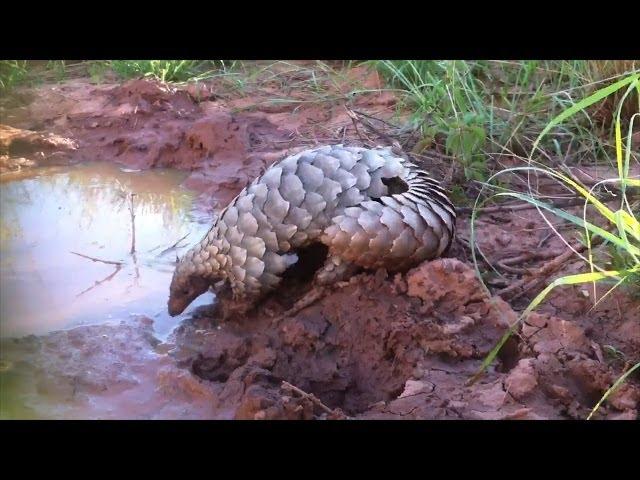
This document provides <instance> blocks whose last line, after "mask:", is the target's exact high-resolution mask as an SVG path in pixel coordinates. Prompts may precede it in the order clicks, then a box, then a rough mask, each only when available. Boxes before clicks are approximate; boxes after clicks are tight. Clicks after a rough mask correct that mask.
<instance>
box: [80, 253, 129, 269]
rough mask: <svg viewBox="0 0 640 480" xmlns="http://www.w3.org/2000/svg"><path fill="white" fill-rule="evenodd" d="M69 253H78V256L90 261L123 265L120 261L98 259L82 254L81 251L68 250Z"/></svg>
mask: <svg viewBox="0 0 640 480" xmlns="http://www.w3.org/2000/svg"><path fill="white" fill-rule="evenodd" d="M69 253H73V254H74V255H78V256H79V257H83V258H86V259H89V260H91V261H92V262H100V263H107V264H109V265H118V266H122V265H123V263H122V262H112V261H111V260H100V259H99V258H95V257H90V256H89V255H84V254H82V253H77V252H69Z"/></svg>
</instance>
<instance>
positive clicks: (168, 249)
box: [154, 232, 191, 257]
mask: <svg viewBox="0 0 640 480" xmlns="http://www.w3.org/2000/svg"><path fill="white" fill-rule="evenodd" d="M190 233H191V232H189V233H187V234H186V235H185V236H184V237H182V238H181V239H179V240H178V241H177V242H176V243H174V244H173V245H171V246H170V247H167V248H165V249H164V250H162V251H161V252H160V253H159V254H158V255H157V256H158V257H161V256H162V255H164V254H165V253H168V252H170V251H171V250H173V249H174V248H176V247H177V246H178V244H179V243H180V242H181V241H182V240H184V239H185V238H187V237H188V236H189V234H190ZM154 250H155V248H154Z"/></svg>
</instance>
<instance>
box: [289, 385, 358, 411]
mask: <svg viewBox="0 0 640 480" xmlns="http://www.w3.org/2000/svg"><path fill="white" fill-rule="evenodd" d="M282 388H283V389H284V390H289V391H292V392H295V393H297V394H298V395H300V396H301V397H303V398H306V399H308V400H310V401H311V402H312V403H313V404H314V405H317V406H318V407H320V408H321V409H322V410H324V411H325V412H326V413H328V414H329V415H336V416H341V417H346V418H349V417H347V416H346V415H344V413H342V411H336V410H333V409H331V408H329V407H327V406H326V405H325V404H324V403H322V401H321V400H320V399H319V398H318V397H316V396H315V395H314V394H313V393H307V392H305V391H304V390H301V389H299V388H298V387H296V386H295V385H291V384H290V383H289V382H285V381H283V382H282Z"/></svg>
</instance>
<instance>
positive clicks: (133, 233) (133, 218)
mask: <svg viewBox="0 0 640 480" xmlns="http://www.w3.org/2000/svg"><path fill="white" fill-rule="evenodd" d="M135 195H136V194H135V193H132V194H130V195H129V199H130V201H131V204H130V205H129V213H130V214H131V252H129V253H131V255H133V254H134V253H136V215H135V213H133V197H135Z"/></svg>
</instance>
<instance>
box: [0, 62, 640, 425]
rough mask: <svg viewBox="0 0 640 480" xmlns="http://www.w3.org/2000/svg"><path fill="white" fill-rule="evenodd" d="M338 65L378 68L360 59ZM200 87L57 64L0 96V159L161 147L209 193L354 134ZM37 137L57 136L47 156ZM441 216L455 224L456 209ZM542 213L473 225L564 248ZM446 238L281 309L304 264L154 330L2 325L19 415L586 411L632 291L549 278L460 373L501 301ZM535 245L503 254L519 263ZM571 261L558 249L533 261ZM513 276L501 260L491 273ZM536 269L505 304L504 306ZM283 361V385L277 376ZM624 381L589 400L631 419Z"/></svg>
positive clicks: (616, 365)
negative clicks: (419, 257) (278, 281)
mask: <svg viewBox="0 0 640 480" xmlns="http://www.w3.org/2000/svg"><path fill="white" fill-rule="evenodd" d="M349 75H351V76H352V77H354V76H355V77H356V78H360V79H361V81H362V82H363V83H364V84H365V85H368V86H369V88H375V87H376V86H379V79H378V78H377V76H375V75H373V74H370V73H367V72H366V71H365V70H363V69H355V70H354V71H352V72H349ZM216 88H217V87H216V84H215V83H212V84H208V85H205V86H200V87H199V88H197V89H196V88H194V87H190V88H185V89H176V88H171V87H167V86H164V85H161V84H159V83H156V82H153V81H149V80H133V81H130V82H126V83H124V84H122V85H102V86H95V85H90V84H88V83H87V82H85V81H83V80H74V81H70V82H66V83H64V84H62V85H58V86H44V87H40V88H38V89H33V90H30V91H25V92H23V93H22V104H21V105H18V106H16V105H10V106H5V107H4V108H3V111H2V123H6V124H10V125H11V126H12V127H14V128H19V129H25V130H30V131H31V133H29V132H27V133H25V134H23V135H22V137H20V136H19V135H18V136H16V135H15V133H16V132H15V131H12V130H9V129H6V128H4V127H3V128H2V129H1V130H0V136H2V138H3V139H4V140H3V142H4V143H3V144H2V146H3V148H4V152H0V153H2V154H3V155H4V163H3V165H4V175H7V176H8V177H7V178H10V176H11V175H15V173H10V172H12V171H13V172H18V171H19V170H22V171H25V170H28V167H29V163H26V164H25V163H24V161H22V163H20V162H19V161H15V159H16V158H23V159H27V160H29V161H31V162H33V163H40V164H42V163H46V162H51V161H56V162H59V161H66V162H82V161H89V160H90V161H95V160H104V161H115V162H118V163H121V164H123V165H127V166H128V167H130V168H137V169H147V168H154V167H173V168H178V169H182V170H188V171H190V172H191V174H190V176H189V177H188V179H187V180H186V181H185V183H184V185H185V186H186V187H189V188H192V189H194V190H196V191H198V192H200V193H201V196H200V197H199V201H200V202H201V205H202V206H203V207H204V208H206V209H208V210H213V209H215V208H219V207H221V206H223V205H224V204H225V203H226V202H228V201H229V200H230V199H231V198H233V197H234V196H235V195H236V194H237V193H238V192H239V190H240V189H241V188H242V187H243V186H244V185H245V184H246V183H247V182H249V181H251V180H252V179H253V178H254V177H255V176H256V175H258V174H260V172H261V171H263V169H264V168H265V167H266V166H268V165H269V164H270V163H272V162H273V161H275V160H277V159H280V158H283V157H284V156H285V155H287V154H290V153H293V152H295V151H299V150H301V149H304V148H308V147H309V146H311V145H314V144H315V143H316V142H317V143H329V141H331V142H334V143H338V142H337V141H336V140H341V139H344V142H345V143H360V138H359V137H358V135H357V133H356V132H355V130H354V128H353V125H352V123H351V119H350V118H349V117H348V115H347V114H346V111H345V109H344V102H342V103H341V102H324V103H302V104H294V105H293V106H292V104H286V105H284V106H283V105H280V104H270V103H268V102H264V99H265V98H268V95H273V96H278V97H284V96H286V93H287V92H280V93H279V94H278V95H276V93H278V92H274V91H267V92H266V93H265V92H262V93H261V94H260V95H262V96H257V97H242V96H240V95H231V94H228V92H226V91H224V90H222V89H220V90H219V91H218V90H216ZM294 94H295V92H294V93H291V92H289V95H290V96H294ZM394 102H395V100H394V98H393V96H392V95H390V94H389V93H388V92H387V93H384V94H380V93H369V94H363V95H360V96H359V97H357V98H356V99H355V106H356V107H357V108H358V109H360V110H363V111H365V112H368V113H370V114H372V115H376V116H378V117H381V118H389V117H391V115H392V113H393V103H394ZM248 107H251V108H248ZM296 107H298V108H296ZM247 110H251V111H247ZM5 132H12V134H13V135H14V137H10V136H9V135H8V134H6V133H5ZM33 132H35V133H33ZM25 135H27V136H28V135H31V137H30V138H32V139H35V138H38V139H39V140H37V141H36V140H34V141H32V142H27V144H28V145H31V146H32V148H31V150H30V149H29V148H24V142H23V144H22V146H20V148H17V144H16V142H15V141H12V140H11V138H18V137H20V138H26V137H25ZM34 135H35V136H34ZM54 136H55V137H54ZM43 138H48V139H49V143H47V141H45V140H42V139H43ZM52 138H55V142H58V143H59V145H60V148H57V147H56V148H53V150H55V151H56V152H57V153H56V154H55V155H53V156H52V144H51V141H52V140H51V139H52ZM64 139H67V140H64ZM42 142H44V143H42ZM60 142H61V143H60ZM381 143H383V142H381ZM43 145H44V146H43ZM18 146H19V142H18ZM41 151H42V152H43V153H42V154H39V153H38V152H41ZM12 159H13V160H12ZM458 227H459V236H460V237H461V238H466V239H468V238H469V219H468V217H462V218H460V220H459V224H458ZM550 232H551V230H549V229H548V227H547V225H546V224H545V223H544V222H543V221H542V219H540V218H539V216H538V214H537V212H536V211H535V210H528V211H522V212H517V211H516V212H510V211H502V212H497V213H495V214H491V215H484V216H482V217H481V218H480V220H479V222H478V241H479V245H480V247H481V248H482V249H483V251H484V252H485V254H486V256H487V259H488V260H489V261H491V262H492V263H493V262H496V261H499V260H501V259H504V258H508V257H513V256H518V255H522V254H523V253H526V252H531V251H537V250H540V249H547V250H549V251H551V250H554V249H559V251H563V250H562V249H563V248H566V247H564V244H563V243H562V242H561V241H560V240H559V239H557V238H556V237H555V236H554V235H549V233H550ZM463 243H464V242H462V243H461V242H458V243H457V244H456V245H455V246H454V248H453V249H452V250H451V252H450V253H449V255H450V256H451V257H456V258H444V259H439V260H436V261H433V262H426V263H423V264H421V265H419V266H418V267H416V268H415V269H413V270H411V271H409V272H407V273H406V274H404V275H400V274H398V275H396V276H394V277H392V278H389V277H387V275H386V273H385V272H384V271H378V272H370V273H364V274H361V275H358V276H356V277H353V278H352V279H351V281H349V282H347V283H345V284H343V285H340V286H337V287H336V288H335V289H334V290H332V291H330V292H328V293H327V294H326V295H325V296H323V297H322V298H320V299H319V300H318V301H317V302H315V303H313V304H311V305H310V306H308V307H306V308H304V309H302V310H301V311H300V312H298V313H297V314H295V315H292V316H287V315H284V313H285V312H286V310H287V309H288V308H290V307H291V306H292V305H293V303H294V300H295V299H297V298H300V297H301V296H302V295H303V294H304V293H305V292H308V291H309V290H310V289H313V288H314V287H313V286H312V285H310V284H309V283H308V282H303V281H299V282H289V284H288V285H285V286H284V287H283V290H286V293H283V292H279V294H278V295H277V296H272V297H270V298H268V299H267V300H266V301H265V302H263V303H262V304H261V305H259V306H258V307H257V308H256V309H255V310H254V311H253V312H251V313H250V314H249V315H248V316H247V318H244V319H241V320H231V321H228V322H226V323H220V322H219V320H218V316H217V313H216V311H215V308H203V309H201V310H200V311H198V312H197V315H196V316H195V317H194V318H192V319H191V320H188V321H186V322H183V323H182V324H181V325H180V326H179V327H178V328H177V329H176V330H175V331H174V333H173V334H172V336H171V337H170V340H169V342H168V344H162V345H160V346H159V345H158V341H157V340H155V339H154V338H153V334H152V332H153V330H152V321H151V320H145V319H142V320H139V321H138V323H136V324H134V325H129V324H120V325H118V324H116V325H100V326H91V327H79V328H77V329H73V330H70V331H66V332H54V333H52V334H50V335H47V336H44V337H33V336H31V337H27V338H25V339H17V340H11V339H5V340H3V352H2V355H3V358H4V357H5V354H6V352H8V351H11V352H12V355H18V354H19V355H22V358H23V360H22V361H21V362H18V363H17V364H15V365H11V368H14V369H18V370H20V371H21V372H22V373H25V372H26V373H27V374H29V375H31V376H32V378H33V384H32V385H30V386H27V387H24V388H23V391H24V392H27V393H25V394H24V398H28V399H29V400H28V405H29V408H30V409H31V410H30V411H31V412H32V414H33V415H36V416H38V415H39V414H41V412H43V411H45V410H46V408H45V406H47V408H49V410H48V411H51V410H52V408H53V409H54V410H55V412H56V413H54V414H52V415H53V416H54V417H57V418H77V417H81V418H82V416H85V417H86V416H89V417H96V418H243V419H246V418H249V419H281V418H283V419H284V418H286V419H312V418H359V419H383V418H385V419H445V418H446V419H545V418H546V419H562V418H585V417H586V416H587V415H588V413H589V411H590V409H591V408H592V407H593V406H594V404H595V403H596V402H597V401H598V400H599V398H600V396H601V395H602V394H603V393H604V392H605V391H606V390H607V389H608V388H609V387H610V386H611V385H612V383H613V382H614V381H615V380H616V378H618V377H619V375H620V374H621V373H622V372H623V371H624V369H626V368H629V365H631V364H633V363H634V362H637V361H639V360H640V302H638V300H637V299H635V300H634V299H633V298H632V297H631V296H630V295H628V294H627V293H626V292H625V291H622V290H621V291H620V292H615V293H614V294H612V295H610V296H609V297H607V298H606V299H605V300H604V301H603V302H602V303H601V304H599V305H598V307H597V308H596V309H592V306H593V298H592V296H593V292H591V293H589V291H588V289H586V290H587V291H586V293H585V288H584V287H580V288H578V287H575V288H564V289H561V290H559V291H557V292H555V293H553V294H552V295H551V297H550V299H549V300H548V301H547V302H545V304H544V306H543V307H541V308H540V309H539V310H538V313H534V314H532V315H531V316H530V317H529V318H528V320H527V321H526V323H525V324H523V326H522V328H521V329H520V330H519V332H518V335H517V336H514V337H513V338H512V340H510V341H509V342H508V343H507V344H506V346H505V348H504V349H503V351H502V353H501V355H500V357H499V359H498V360H497V361H496V362H495V364H494V365H493V366H491V367H490V368H489V370H488V372H487V374H486V375H485V376H483V377H482V378H481V379H480V380H479V381H478V382H476V383H475V384H473V385H468V384H467V382H468V380H469V378H470V377H471V376H472V375H473V374H474V373H475V372H476V371H477V369H478V368H479V367H480V364H481V361H482V359H483V358H484V357H485V356H486V354H487V353H488V352H489V351H490V350H491V348H492V347H493V346H494V345H495V343H496V342H497V341H498V339H499V338H500V337H501V336H502V334H503V333H504V331H505V329H506V328H507V326H508V325H509V324H511V323H512V322H513V321H515V319H516V318H517V317H518V314H517V313H516V312H515V311H514V310H513V309H512V306H510V305H509V304H508V303H506V302H505V301H504V300H502V299H501V298H500V297H498V296H491V295H490V294H489V293H488V292H487V291H486V290H485V289H484V287H483V286H482V285H481V283H480V282H479V280H478V279H477V276H476V273H475V271H474V269H473V267H472V264H471V262H470V260H469V251H468V249H466V248H465V247H464V245H463ZM544 261H545V260H541V259H535V258H532V259H531V260H530V261H524V262H522V264H521V265H518V266H520V267H523V268H524V269H525V270H524V271H525V273H524V276H525V277H526V276H527V275H530V272H529V271H528V269H533V268H537V267H539V266H540V265H542V264H544ZM583 268H584V266H583V264H582V263H580V261H579V259H578V258H577V257H575V256H574V257H573V258H572V259H571V261H570V262H568V263H567V264H566V265H563V266H562V269H561V270H559V271H558V272H555V273H554V275H552V277H551V278H555V277H556V276H557V275H559V274H560V273H566V272H574V271H582V269H583ZM520 277H522V274H518V273H509V272H507V273H506V274H505V277H504V278H502V279H500V278H498V279H496V281H495V282H494V285H492V288H494V287H495V289H497V290H499V289H500V288H505V287H506V286H508V285H509V283H510V282H512V281H515V280H517V279H519V278H520ZM505 278H506V280H505ZM540 288H542V287H540ZM540 288H538V289H537V290H532V291H531V292H526V294H525V295H523V296H522V297H521V298H519V299H517V300H515V301H513V302H512V304H513V307H515V308H517V309H519V310H521V309H522V307H523V306H524V305H526V302H527V301H528V300H527V299H530V298H531V295H532V294H535V293H537V291H539V290H540ZM285 299H287V300H285ZM612 352H613V353H612ZM86 365H92V366H95V368H92V369H87V368H86ZM7 368H8V367H7ZM9 371H10V370H9ZM2 374H3V375H6V374H7V373H6V372H4V373H2ZM283 381H286V382H289V383H290V384H292V385H293V386H295V387H297V388H298V389H300V391H292V390H290V389H287V388H283V387H282V382H283ZM639 385H640V382H639V381H638V378H637V377H634V378H631V379H630V380H629V381H628V382H627V383H626V384H625V385H624V386H623V387H621V388H620V389H619V390H618V391H616V392H615V393H614V394H613V395H612V396H611V397H610V398H609V400H608V401H607V402H605V404H604V405H603V408H602V409H601V410H600V411H599V412H598V413H597V414H596V418H608V419H636V418H637V416H638V402H639V401H640V386H639ZM301 392H306V393H307V394H308V395H305V394H303V393H301ZM311 395H313V396H314V397H312V396H311ZM321 404H322V405H321ZM126 405H129V406H126ZM131 405H133V406H131ZM56 409H57V410H56ZM34 412H35V413H34Z"/></svg>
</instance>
